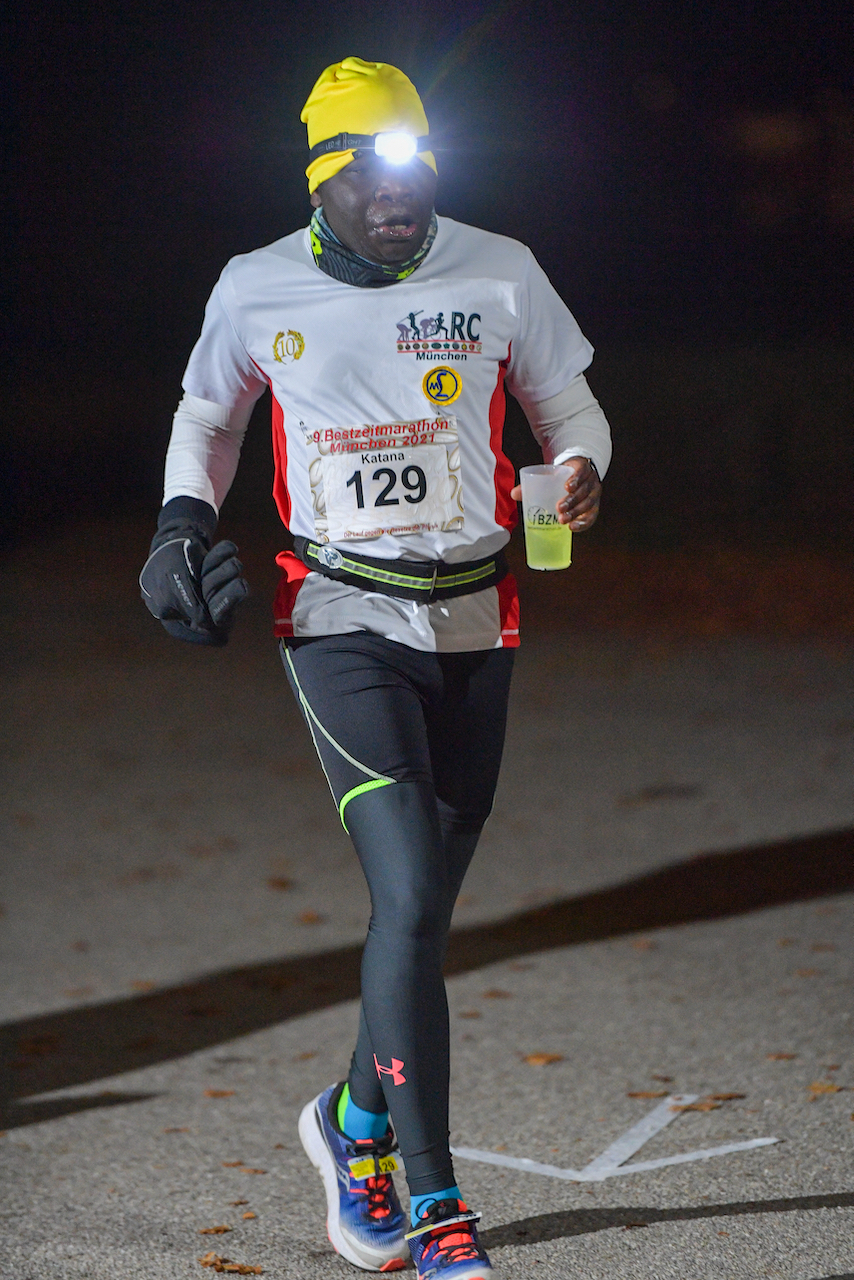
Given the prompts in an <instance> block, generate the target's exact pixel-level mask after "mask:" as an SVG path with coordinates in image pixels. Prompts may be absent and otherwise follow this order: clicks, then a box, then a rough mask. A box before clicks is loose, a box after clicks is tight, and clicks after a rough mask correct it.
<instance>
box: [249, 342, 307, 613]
mask: <svg viewBox="0 0 854 1280" xmlns="http://www.w3.org/2000/svg"><path fill="white" fill-rule="evenodd" d="M252 363H253V364H254V365H255V368H256V369H257V370H258V372H259V373H260V375H261V377H262V378H263V379H264V381H265V382H266V383H267V386H268V387H269V388H270V392H271V393H272V391H273V384H272V382H271V381H270V379H269V378H268V377H267V375H266V373H265V372H264V370H263V369H262V368H261V366H260V365H258V364H256V363H255V361H254V360H253V361H252ZM272 427H273V466H274V473H273V498H274V499H275V502H276V506H277V507H278V509H279V515H280V516H281V518H282V524H283V525H284V526H285V528H286V529H287V528H289V526H290V521H291V495H290V494H289V493H288V441H287V436H286V435H285V415H284V413H283V412H282V406H281V405H280V404H279V402H278V400H277V399H276V397H275V396H273V413H272ZM276 564H279V565H281V567H282V570H283V572H282V576H281V578H280V579H279V585H278V587H277V589H276V599H275V601H274V603H273V631H274V634H275V635H277V636H292V635H293V634H294V628H293V623H292V622H291V610H292V609H293V607H294V601H295V600H296V598H297V592H298V591H299V589H300V587H301V586H302V584H303V582H304V581H305V579H306V576H307V575H308V573H309V572H310V570H309V569H308V568H307V566H306V565H304V564H303V562H302V560H298V559H297V557H296V556H295V555H294V553H293V552H292V551H280V552H279V554H278V555H277V556H276Z"/></svg>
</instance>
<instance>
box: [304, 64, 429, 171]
mask: <svg viewBox="0 0 854 1280" xmlns="http://www.w3.org/2000/svg"><path fill="white" fill-rule="evenodd" d="M300 120H302V122H303V124H306V125H308V145H309V147H313V146H316V144H317V143H318V142H325V141H326V139H327V138H334V137H335V136H336V134H339V133H369V134H374V133H381V132H387V131H391V130H395V129H400V130H401V131H403V132H406V133H413V134H414V135H415V136H416V137H422V136H423V135H424V134H426V133H427V132H428V128H429V126H428V124H427V117H426V115H425V114H424V108H423V106H422V105H421V99H420V98H419V96H418V93H417V90H416V88H415V85H414V84H413V83H412V81H411V80H410V79H409V77H408V76H405V75H404V74H403V72H402V71H398V69H397V67H392V66H390V65H389V64H388V63H387V62H363V61H362V59H361V58H345V59H344V61H343V62H336V63H333V65H332V66H331V67H327V68H326V70H325V71H324V72H323V74H322V75H321V77H320V79H319V80H318V81H317V84H316V85H315V86H314V88H313V89H312V91H311V93H310V94H309V95H308V101H307V102H306V104H305V106H304V107H303V109H302V113H301V115H300ZM418 158H419V159H420V160H423V161H424V163H425V164H428V165H429V166H430V168H431V169H432V170H433V172H434V173H435V172H437V170H436V160H435V157H434V155H433V152H432V151H420V152H419V153H418ZM352 159H353V152H352V151H329V152H327V154H326V155H323V156H319V157H318V158H317V159H316V160H312V162H311V164H310V165H309V166H308V168H307V169H306V171H305V172H306V177H307V178H308V189H309V192H312V191H314V189H315V187H318V186H319V185H320V183H321V182H325V181H326V179H327V178H331V177H333V176H334V175H335V174H336V173H338V171H339V170H340V169H343V168H344V166H345V165H347V164H349V163H350V161H351V160H352Z"/></svg>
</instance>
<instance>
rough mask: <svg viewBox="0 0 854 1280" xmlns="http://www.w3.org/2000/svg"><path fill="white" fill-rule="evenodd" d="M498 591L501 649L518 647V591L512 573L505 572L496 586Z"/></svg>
mask: <svg viewBox="0 0 854 1280" xmlns="http://www.w3.org/2000/svg"><path fill="white" fill-rule="evenodd" d="M496 591H497V592H498V616H499V617H500V619H501V647H502V649H518V647H519V592H518V591H517V590H516V579H515V578H514V577H513V574H512V573H508V574H506V576H505V577H503V578H502V579H501V581H500V582H499V583H498V585H497V587H496Z"/></svg>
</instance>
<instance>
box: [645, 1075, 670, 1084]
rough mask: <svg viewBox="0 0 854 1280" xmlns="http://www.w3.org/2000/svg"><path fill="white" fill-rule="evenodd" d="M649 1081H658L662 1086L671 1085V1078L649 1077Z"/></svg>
mask: <svg viewBox="0 0 854 1280" xmlns="http://www.w3.org/2000/svg"><path fill="white" fill-rule="evenodd" d="M649 1078H650V1080H660V1081H661V1083H662V1084H673V1076H655V1075H653V1076H650V1077H649Z"/></svg>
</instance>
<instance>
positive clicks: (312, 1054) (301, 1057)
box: [294, 1049, 317, 1062]
mask: <svg viewBox="0 0 854 1280" xmlns="http://www.w3.org/2000/svg"><path fill="white" fill-rule="evenodd" d="M316 1057H317V1050H316V1049H308V1050H306V1052H305V1053H298V1054H297V1056H296V1057H295V1058H294V1062H308V1060H309V1058H316Z"/></svg>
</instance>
